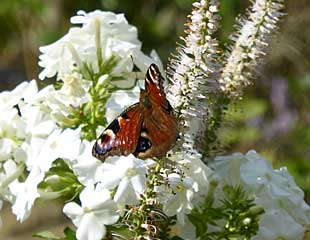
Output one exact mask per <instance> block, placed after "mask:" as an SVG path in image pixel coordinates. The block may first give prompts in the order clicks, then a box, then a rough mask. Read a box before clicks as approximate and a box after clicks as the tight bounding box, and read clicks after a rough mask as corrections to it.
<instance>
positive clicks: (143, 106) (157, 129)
mask: <svg viewBox="0 0 310 240" xmlns="http://www.w3.org/2000/svg"><path fill="white" fill-rule="evenodd" d="M163 81H164V78H163V76H162V75H161V73H160V71H159V69H158V67H157V66H156V65H155V64H151V65H150V67H149V68H148V70H147V72H146V76H145V90H143V91H142V92H141V94H140V110H141V112H143V115H144V118H143V123H142V128H141V135H140V138H139V141H138V146H137V149H136V151H135V153H134V154H135V156H137V157H139V158H141V159H146V158H150V157H158V158H161V157H163V156H165V155H166V153H167V152H168V151H169V150H170V149H171V148H172V146H173V145H174V144H175V142H176V139H177V137H178V124H177V120H176V118H175V116H174V113H173V109H172V107H171V105H170V103H169V102H168V100H167V99H166V95H165V92H164V89H163V85H162V84H163ZM139 146H143V147H139Z"/></svg>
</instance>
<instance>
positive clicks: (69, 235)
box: [64, 227, 76, 240]
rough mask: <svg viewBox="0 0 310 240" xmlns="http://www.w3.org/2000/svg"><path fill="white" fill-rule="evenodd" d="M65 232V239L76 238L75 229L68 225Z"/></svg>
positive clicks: (74, 239)
mask: <svg viewBox="0 0 310 240" xmlns="http://www.w3.org/2000/svg"><path fill="white" fill-rule="evenodd" d="M64 234H65V240H76V237H75V231H73V230H72V229H71V228H69V227H66V228H65V230H64Z"/></svg>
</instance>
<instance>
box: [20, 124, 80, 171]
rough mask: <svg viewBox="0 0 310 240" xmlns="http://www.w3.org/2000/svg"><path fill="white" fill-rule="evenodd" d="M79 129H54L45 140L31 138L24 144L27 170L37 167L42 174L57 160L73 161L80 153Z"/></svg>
mask: <svg viewBox="0 0 310 240" xmlns="http://www.w3.org/2000/svg"><path fill="white" fill-rule="evenodd" d="M80 143H81V140H80V129H79V128H78V129H75V130H72V129H65V130H62V129H55V130H54V131H53V132H52V133H51V134H50V135H49V136H48V137H47V138H46V139H42V138H32V139H31V141H30V144H26V143H25V144H24V149H25V151H26V152H27V155H28V156H27V160H26V165H27V168H28V170H30V169H32V168H33V167H39V168H40V169H41V171H42V172H46V171H48V170H49V169H50V167H51V165H52V163H53V161H54V160H56V159H57V158H63V159H65V160H74V159H76V158H77V157H78V156H79V153H80Z"/></svg>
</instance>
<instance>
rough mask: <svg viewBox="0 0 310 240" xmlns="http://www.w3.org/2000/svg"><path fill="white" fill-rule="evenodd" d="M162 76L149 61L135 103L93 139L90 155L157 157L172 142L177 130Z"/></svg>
mask: <svg viewBox="0 0 310 240" xmlns="http://www.w3.org/2000/svg"><path fill="white" fill-rule="evenodd" d="M163 81H164V78H163V76H162V75H161V73H160V71H159V69H158V67H157V66H156V65H155V64H151V65H150V66H149V68H148V70H147V72H146V76H145V89H141V91H140V98H139V102H137V103H135V104H133V105H132V106H130V107H128V108H127V109H126V110H125V111H123V112H122V113H121V114H120V115H119V116H118V117H117V118H115V119H114V120H113V121H112V122H111V123H110V124H109V125H108V127H107V128H106V129H105V130H104V131H103V132H102V133H101V135H100V136H99V138H98V139H97V140H96V142H95V144H94V146H93V149H92V154H93V156H94V157H96V158H98V159H99V160H101V161H105V159H106V158H107V157H108V156H114V155H124V156H127V155H129V154H133V155H134V156H136V157H137V158H140V159H147V158H152V157H157V158H161V157H163V156H165V155H166V153H167V152H168V151H169V150H170V149H171V148H172V147H173V145H174V144H175V142H176V140H177V138H178V136H179V133H178V123H177V119H176V117H175V114H174V111H173V108H172V107H171V105H170V103H169V101H168V100H167V99H166V94H165V92H164V88H163Z"/></svg>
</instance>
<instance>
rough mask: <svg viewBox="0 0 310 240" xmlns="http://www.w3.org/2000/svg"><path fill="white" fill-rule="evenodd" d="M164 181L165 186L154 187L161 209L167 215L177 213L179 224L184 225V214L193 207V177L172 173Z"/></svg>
mask: <svg viewBox="0 0 310 240" xmlns="http://www.w3.org/2000/svg"><path fill="white" fill-rule="evenodd" d="M165 181H166V182H167V186H159V187H156V192H157V194H158V196H159V199H160V202H161V203H162V204H163V211H164V213H165V214H167V215H168V216H174V215H177V219H178V221H179V222H180V224H182V225H184V223H185V216H186V214H189V213H190V212H191V210H192V209H193V207H194V205H193V198H194V192H195V189H194V187H193V179H192V178H190V177H183V176H180V175H179V174H177V173H172V174H169V175H168V176H167V177H166V180H165Z"/></svg>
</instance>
